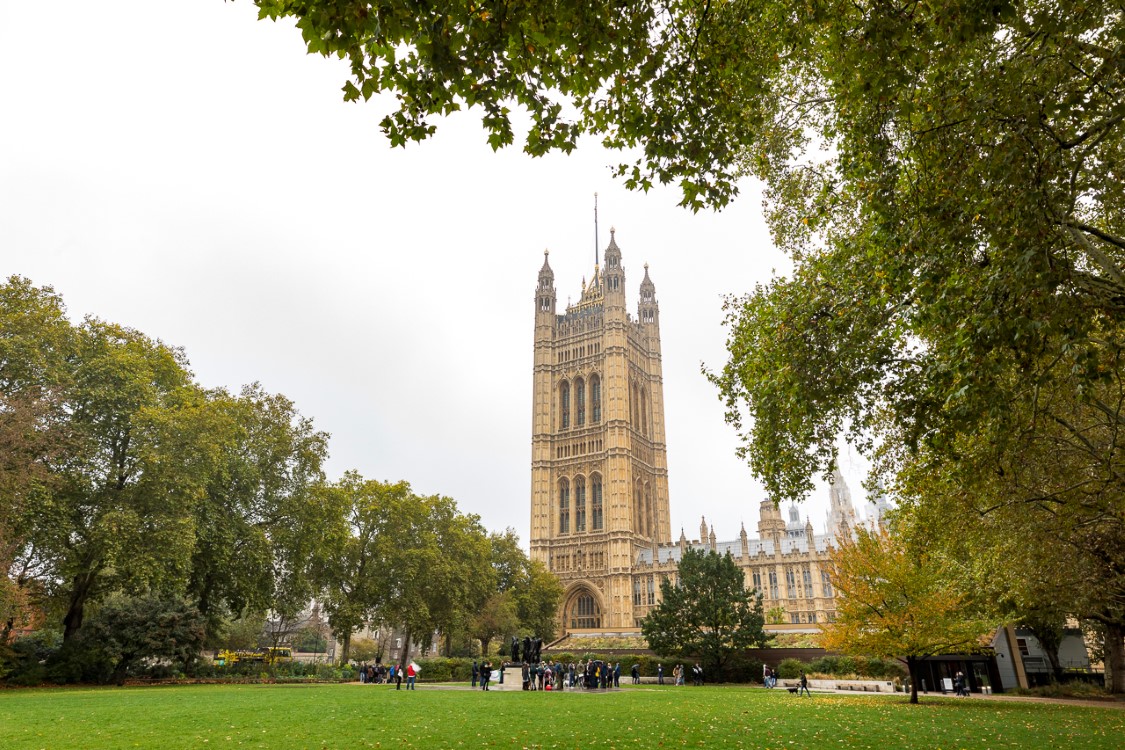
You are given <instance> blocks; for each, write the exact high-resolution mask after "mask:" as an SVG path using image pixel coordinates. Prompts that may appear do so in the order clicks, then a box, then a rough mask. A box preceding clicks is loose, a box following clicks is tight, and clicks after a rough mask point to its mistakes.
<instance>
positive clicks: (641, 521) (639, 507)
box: [633, 479, 645, 534]
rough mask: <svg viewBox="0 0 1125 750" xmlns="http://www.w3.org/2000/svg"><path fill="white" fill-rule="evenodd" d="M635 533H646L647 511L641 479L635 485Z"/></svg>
mask: <svg viewBox="0 0 1125 750" xmlns="http://www.w3.org/2000/svg"><path fill="white" fill-rule="evenodd" d="M633 531H635V532H637V533H638V534H644V533H645V509H644V499H643V497H642V496H641V480H640V479H638V480H637V482H636V484H634V485H633Z"/></svg>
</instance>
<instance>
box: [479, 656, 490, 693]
mask: <svg viewBox="0 0 1125 750" xmlns="http://www.w3.org/2000/svg"><path fill="white" fill-rule="evenodd" d="M491 679H492V662H487V661H486V662H485V663H484V664H482V665H481V666H480V689H481V690H488V681H489V680H491Z"/></svg>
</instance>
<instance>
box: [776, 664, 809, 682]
mask: <svg viewBox="0 0 1125 750" xmlns="http://www.w3.org/2000/svg"><path fill="white" fill-rule="evenodd" d="M804 669H805V665H804V664H802V663H801V662H800V661H799V660H797V659H782V660H781V663H780V664H778V665H777V676H778V677H780V678H781V679H783V680H795V679H797V678H798V677H800V676H801V672H802V670H804Z"/></svg>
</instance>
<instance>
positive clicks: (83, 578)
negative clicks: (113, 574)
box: [63, 570, 97, 643]
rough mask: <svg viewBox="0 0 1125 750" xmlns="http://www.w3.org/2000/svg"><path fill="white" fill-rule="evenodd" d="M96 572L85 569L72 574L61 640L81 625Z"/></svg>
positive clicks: (73, 633) (70, 636)
mask: <svg viewBox="0 0 1125 750" xmlns="http://www.w3.org/2000/svg"><path fill="white" fill-rule="evenodd" d="M96 579H97V574H96V573H95V572H94V571H93V570H87V571H85V572H83V573H79V574H78V575H76V576H74V583H73V587H74V588H73V589H72V590H71V592H70V603H69V605H68V606H67V610H66V615H65V616H64V617H63V642H64V643H65V642H67V641H69V640H71V639H72V638H73V637H74V636H75V635H76V634H77V633H78V629H79V628H81V627H82V616H83V612H84V610H85V607H86V602H87V601H88V600H89V599H90V591H91V590H92V589H93V588H94V581H95V580H96Z"/></svg>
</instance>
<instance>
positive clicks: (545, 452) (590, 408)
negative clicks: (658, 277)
mask: <svg viewBox="0 0 1125 750" xmlns="http://www.w3.org/2000/svg"><path fill="white" fill-rule="evenodd" d="M533 401H534V406H533V418H532V419H533V424H532V439H531V555H532V558H533V559H536V560H539V561H541V562H543V563H544V564H545V565H547V567H548V568H549V569H550V570H551V571H552V572H553V573H555V575H557V576H558V577H559V579H560V580H561V581H562V583H563V585H564V586H565V590H566V593H565V595H564V597H563V608H562V611H561V613H560V614H561V617H562V626H563V628H564V629H565V630H567V631H574V630H582V629H608V630H613V629H622V628H633V627H634V626H635V625H636V617H635V616H634V602H635V601H636V598H637V597H636V592H635V591H634V588H635V586H636V585H637V584H636V583H635V578H634V571H633V567H634V561H635V560H637V559H638V555H639V553H641V552H642V551H645V550H647V551H648V553H649V554H650V555H651V554H653V553H654V551H655V550H656V548H657V547H658V546H659V545H661V544H668V543H670V541H671V528H670V524H671V521H670V516H669V509H668V460H667V452H666V448H665V438H664V386H663V376H662V371H661V360H660V307H659V305H658V304H657V302H656V289H655V286H654V285H653V283H652V280H651V279H649V275H648V266H647V265H646V266H645V276H644V280H643V281H642V282H641V285H640V300H639V302H638V305H637V314H636V317H633V316H632V315H630V314H629V312H628V310H627V308H626V299H625V268H624V266H623V265H622V263H621V250H620V248H618V246H617V241H616V239H615V237H614V231H613V230H612V229H611V230H610V240H609V245H608V247H606V250H605V267H604V268H600V267H599V266H598V265H597V264H595V266H594V272H593V275H592V276H591V278H590V280H589V282H588V283H585V282H584V283H583V289H582V296H581V299H580V300H579V301H578V302H577V303H576V304H573V305H569V306H568V307H567V309H566V311H565V312H564V313H562V314H557V313H556V295H555V276H554V273H553V272H552V271H551V266H550V263H549V262H548V260H547V258H546V257H544V260H543V267H542V269H541V270H540V271H539V285H538V288H537V289H536V294H535V365H534V387H533ZM646 593H647V592H646ZM649 598H651V595H650V596H649Z"/></svg>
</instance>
